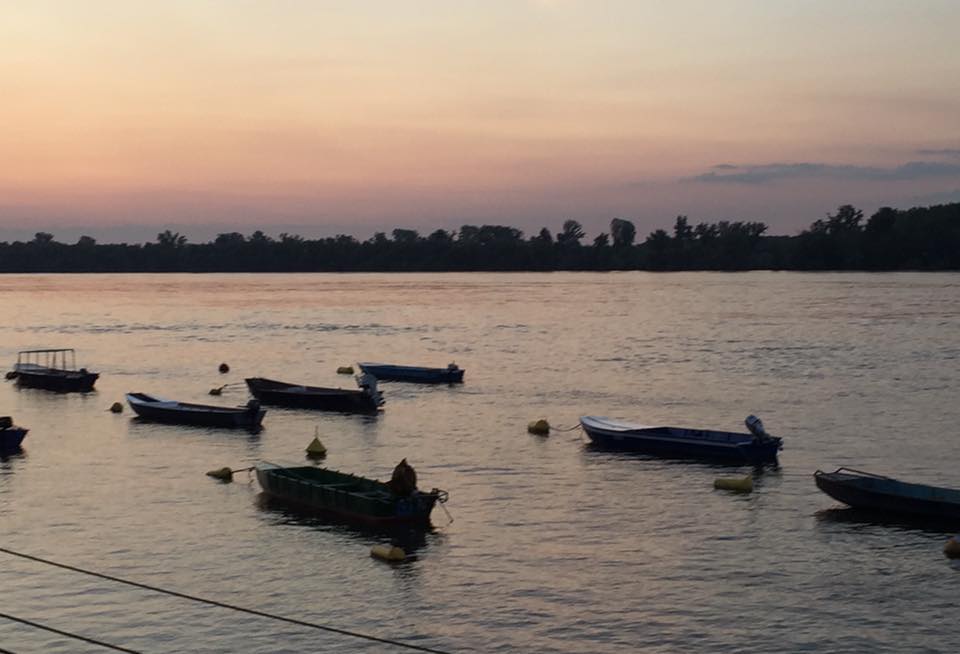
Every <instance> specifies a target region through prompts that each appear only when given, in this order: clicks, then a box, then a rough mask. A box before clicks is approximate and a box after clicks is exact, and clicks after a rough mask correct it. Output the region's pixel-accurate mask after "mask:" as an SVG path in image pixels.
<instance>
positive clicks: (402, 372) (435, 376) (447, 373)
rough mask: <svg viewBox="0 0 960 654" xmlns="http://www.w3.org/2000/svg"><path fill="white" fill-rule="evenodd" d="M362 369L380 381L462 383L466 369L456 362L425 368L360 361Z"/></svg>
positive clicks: (359, 364)
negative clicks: (445, 365) (442, 366)
mask: <svg viewBox="0 0 960 654" xmlns="http://www.w3.org/2000/svg"><path fill="white" fill-rule="evenodd" d="M357 365H358V366H360V369H361V370H363V371H364V372H367V373H370V374H371V375H373V376H374V377H376V378H377V379H379V380H380V381H402V382H413V383H416V384H460V383H462V382H463V373H464V369H463V368H461V367H460V366H458V365H457V364H455V363H450V364H448V365H447V367H446V368H424V367H422V366H397V365H393V364H389V363H358V364H357Z"/></svg>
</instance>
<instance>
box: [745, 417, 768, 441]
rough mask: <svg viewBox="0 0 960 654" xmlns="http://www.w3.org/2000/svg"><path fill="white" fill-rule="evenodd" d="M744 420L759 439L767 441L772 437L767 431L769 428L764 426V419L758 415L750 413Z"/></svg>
mask: <svg viewBox="0 0 960 654" xmlns="http://www.w3.org/2000/svg"><path fill="white" fill-rule="evenodd" d="M743 422H744V424H746V425H747V429H749V430H750V433H751V434H753V436H754V438H756V439H757V440H758V441H765V440H768V439H770V438H772V437H771V436H770V434H768V433H767V430H766V429H764V428H763V421H761V420H760V418H758V417H757V416H755V415H749V416H747V419H746V420H744V421H743Z"/></svg>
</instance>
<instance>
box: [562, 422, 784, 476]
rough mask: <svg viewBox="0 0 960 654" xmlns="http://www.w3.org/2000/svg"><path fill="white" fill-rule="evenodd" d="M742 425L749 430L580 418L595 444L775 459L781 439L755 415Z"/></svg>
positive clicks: (736, 459) (679, 454)
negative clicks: (652, 425)
mask: <svg viewBox="0 0 960 654" xmlns="http://www.w3.org/2000/svg"><path fill="white" fill-rule="evenodd" d="M746 424H747V428H748V429H749V430H750V433H739V432H729V431H714V430H710V429H686V428H683V427H650V426H646V425H639V424H636V423H632V422H624V421H621V420H611V419H610V418H602V417H598V416H584V417H582V418H580V426H581V427H583V431H584V432H586V434H587V436H589V437H590V440H591V441H592V442H593V443H594V444H595V445H597V446H599V447H604V448H609V449H617V450H630V451H634V452H643V453H645V454H652V455H654V456H662V457H676V458H695V459H713V460H716V461H723V462H727V463H739V464H743V463H754V464H755V463H766V462H775V461H776V460H777V451H778V450H780V449H781V448H782V447H783V439H781V438H777V437H776V436H770V435H769V434H767V432H766V431H764V429H763V423H762V422H760V419H759V418H757V417H756V416H750V417H749V418H747V420H746Z"/></svg>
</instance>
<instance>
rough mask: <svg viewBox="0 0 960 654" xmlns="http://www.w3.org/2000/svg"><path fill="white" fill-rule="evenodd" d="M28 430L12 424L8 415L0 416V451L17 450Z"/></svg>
mask: <svg viewBox="0 0 960 654" xmlns="http://www.w3.org/2000/svg"><path fill="white" fill-rule="evenodd" d="M28 431H30V430H29V429H26V428H24V427H18V426H16V425H15V424H13V419H12V418H11V417H10V416H0V453H4V454H6V453H8V452H16V451H18V450H19V449H20V443H22V442H23V439H24V437H25V436H26V435H27V432H28Z"/></svg>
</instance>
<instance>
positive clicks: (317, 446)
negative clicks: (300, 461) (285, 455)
mask: <svg viewBox="0 0 960 654" xmlns="http://www.w3.org/2000/svg"><path fill="white" fill-rule="evenodd" d="M319 432H320V430H319V428H316V427H315V428H314V431H313V440H312V441H310V444H309V445H307V450H306V451H307V456H309V457H311V458H314V459H321V458H323V457H325V456H327V448H326V447H324V446H323V443H321V442H320V437H319Z"/></svg>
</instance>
